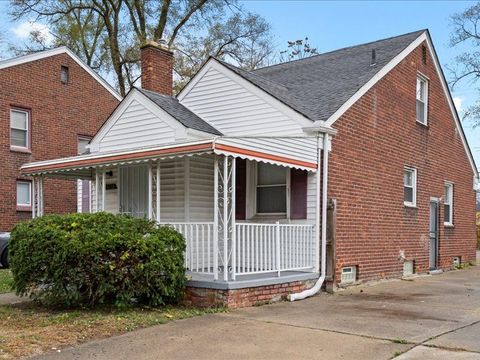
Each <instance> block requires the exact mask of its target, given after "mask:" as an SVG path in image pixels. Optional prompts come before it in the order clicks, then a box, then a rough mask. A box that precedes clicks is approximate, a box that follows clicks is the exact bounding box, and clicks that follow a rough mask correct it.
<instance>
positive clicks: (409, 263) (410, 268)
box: [403, 260, 414, 277]
mask: <svg viewBox="0 0 480 360" xmlns="http://www.w3.org/2000/svg"><path fill="white" fill-rule="evenodd" d="M413 274H414V264H413V260H405V261H404V262H403V276H404V277H408V276H412V275H413Z"/></svg>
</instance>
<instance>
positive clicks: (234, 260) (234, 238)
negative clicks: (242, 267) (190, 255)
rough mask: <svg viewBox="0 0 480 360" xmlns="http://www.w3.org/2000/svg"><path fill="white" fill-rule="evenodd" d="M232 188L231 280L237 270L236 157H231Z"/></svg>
mask: <svg viewBox="0 0 480 360" xmlns="http://www.w3.org/2000/svg"><path fill="white" fill-rule="evenodd" d="M231 177H232V180H231V183H232V188H231V192H230V193H231V196H232V212H231V214H230V216H231V221H230V223H231V226H232V280H235V279H236V272H237V251H236V250H237V236H236V235H237V229H236V224H235V217H236V213H235V201H236V199H235V197H236V179H235V177H236V158H234V157H233V158H232V175H231Z"/></svg>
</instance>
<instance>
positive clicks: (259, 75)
mask: <svg viewBox="0 0 480 360" xmlns="http://www.w3.org/2000/svg"><path fill="white" fill-rule="evenodd" d="M213 58H214V59H215V60H217V61H218V62H220V63H222V64H223V65H225V66H227V67H233V68H235V69H236V70H238V71H240V72H245V73H247V74H248V75H253V76H256V77H258V78H261V79H262V80H264V81H266V82H268V83H271V84H273V85H275V86H278V87H281V88H283V89H284V90H285V91H290V89H289V88H288V87H287V86H285V85H284V84H281V83H279V82H277V81H273V80H271V79H268V78H266V77H265V76H263V75H261V74H253V72H254V71H255V70H250V71H249V70H244V69H242V68H240V67H238V66H236V65H233V64H230V63H228V62H226V61H224V60H220V59H217V58H216V57H213Z"/></svg>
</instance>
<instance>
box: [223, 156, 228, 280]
mask: <svg viewBox="0 0 480 360" xmlns="http://www.w3.org/2000/svg"><path fill="white" fill-rule="evenodd" d="M222 186H223V218H222V219H223V280H224V281H228V262H229V261H228V230H229V229H228V223H229V221H228V156H224V157H223V185H222Z"/></svg>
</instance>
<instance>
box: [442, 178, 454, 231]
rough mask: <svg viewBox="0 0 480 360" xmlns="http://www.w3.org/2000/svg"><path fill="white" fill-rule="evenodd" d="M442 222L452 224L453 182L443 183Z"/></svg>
mask: <svg viewBox="0 0 480 360" xmlns="http://www.w3.org/2000/svg"><path fill="white" fill-rule="evenodd" d="M443 209H444V220H443V221H444V224H445V225H453V184H452V183H448V182H447V183H445V194H444V201H443Z"/></svg>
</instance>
